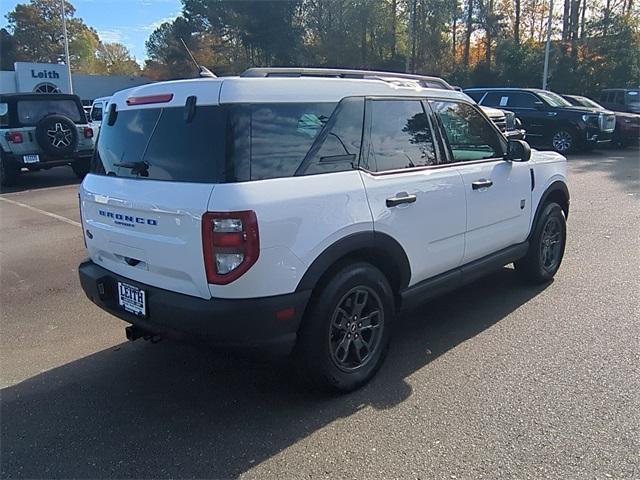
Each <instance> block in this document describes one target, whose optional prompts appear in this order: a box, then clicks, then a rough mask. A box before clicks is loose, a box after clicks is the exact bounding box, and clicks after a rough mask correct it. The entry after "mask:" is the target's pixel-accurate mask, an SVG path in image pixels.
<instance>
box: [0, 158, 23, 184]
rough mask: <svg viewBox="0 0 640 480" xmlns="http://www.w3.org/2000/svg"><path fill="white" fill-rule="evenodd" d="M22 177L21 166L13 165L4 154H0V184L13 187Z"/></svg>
mask: <svg viewBox="0 0 640 480" xmlns="http://www.w3.org/2000/svg"><path fill="white" fill-rule="evenodd" d="M19 177H20V167H18V166H16V165H11V164H10V163H8V162H7V161H6V159H5V156H4V154H2V155H0V185H2V186H3V187H13V186H14V185H15V184H16V183H18V178H19Z"/></svg>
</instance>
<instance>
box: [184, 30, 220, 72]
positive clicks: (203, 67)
mask: <svg viewBox="0 0 640 480" xmlns="http://www.w3.org/2000/svg"><path fill="white" fill-rule="evenodd" d="M180 41H181V42H182V46H183V47H184V49H185V50H186V51H187V53H188V54H189V57H190V58H191V61H192V62H193V63H194V65H195V66H196V68H197V69H198V75H200V76H201V77H206V78H216V76H215V74H214V73H213V72H212V71H211V70H209V69H208V68H207V67H205V66H202V65H199V64H198V62H197V61H196V59H195V58H194V56H193V54H192V53H191V50H189V47H187V44H186V43H184V40H183V39H182V37H180Z"/></svg>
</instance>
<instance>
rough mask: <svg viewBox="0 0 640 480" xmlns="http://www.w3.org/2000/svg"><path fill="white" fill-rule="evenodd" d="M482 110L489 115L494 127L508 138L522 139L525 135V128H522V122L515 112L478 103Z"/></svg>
mask: <svg viewBox="0 0 640 480" xmlns="http://www.w3.org/2000/svg"><path fill="white" fill-rule="evenodd" d="M480 108H481V109H482V111H483V112H484V113H485V114H486V115H487V117H489V120H491V121H492V122H493V123H495V124H496V127H498V128H499V129H500V131H501V132H502V133H503V134H504V136H505V137H507V138H508V139H514V140H524V139H525V137H526V130H524V128H522V122H521V121H520V119H519V118H518V117H516V114H515V113H513V112H511V111H509V110H500V109H498V108H492V107H487V106H486V105H480Z"/></svg>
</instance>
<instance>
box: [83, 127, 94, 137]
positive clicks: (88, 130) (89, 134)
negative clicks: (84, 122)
mask: <svg viewBox="0 0 640 480" xmlns="http://www.w3.org/2000/svg"><path fill="white" fill-rule="evenodd" d="M84 138H93V128H91V127H84Z"/></svg>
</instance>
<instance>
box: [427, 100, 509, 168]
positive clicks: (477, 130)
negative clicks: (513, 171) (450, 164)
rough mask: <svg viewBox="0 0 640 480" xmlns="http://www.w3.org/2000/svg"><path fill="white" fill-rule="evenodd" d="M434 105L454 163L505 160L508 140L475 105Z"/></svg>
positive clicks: (441, 102) (436, 102)
mask: <svg viewBox="0 0 640 480" xmlns="http://www.w3.org/2000/svg"><path fill="white" fill-rule="evenodd" d="M431 106H432V108H433V111H434V112H435V114H436V116H437V117H438V119H439V120H440V122H441V124H442V128H443V130H444V134H445V136H446V139H447V141H448V143H449V146H450V148H451V155H452V157H453V161H454V162H468V161H474V160H485V159H489V158H502V157H503V155H504V151H505V148H506V146H505V145H504V140H502V139H501V137H500V136H499V135H498V133H497V132H496V131H495V130H494V129H493V127H492V126H491V125H490V124H489V122H488V121H487V120H486V119H485V118H484V117H483V116H482V115H481V114H480V112H478V111H477V110H476V109H475V108H473V107H472V106H471V105H468V104H466V103H460V102H451V101H433V102H431Z"/></svg>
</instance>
